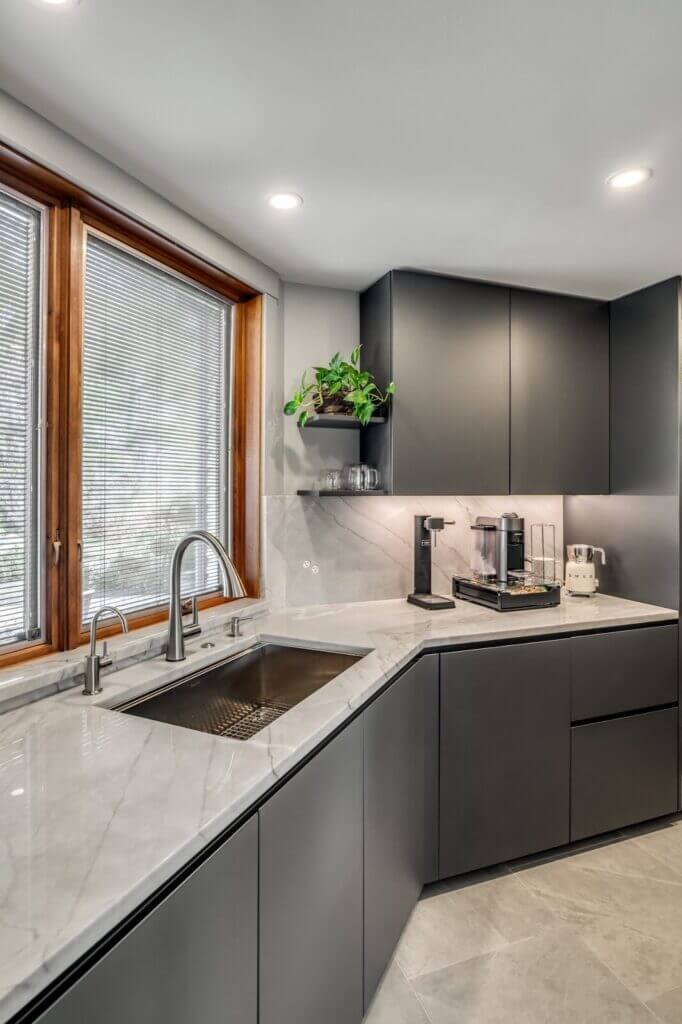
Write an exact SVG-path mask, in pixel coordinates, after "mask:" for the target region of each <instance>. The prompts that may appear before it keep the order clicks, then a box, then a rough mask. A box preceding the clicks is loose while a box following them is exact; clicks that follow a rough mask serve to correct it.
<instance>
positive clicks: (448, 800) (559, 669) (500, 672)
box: [439, 640, 570, 878]
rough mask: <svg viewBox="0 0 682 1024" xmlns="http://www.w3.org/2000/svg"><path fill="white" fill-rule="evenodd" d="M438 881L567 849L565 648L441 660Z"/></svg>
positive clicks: (494, 650)
mask: <svg viewBox="0 0 682 1024" xmlns="http://www.w3.org/2000/svg"><path fill="white" fill-rule="evenodd" d="M440 765H441V769H440V858H439V861H440V875H441V877H443V878H445V877H448V876H449V875H457V874H460V873H462V872H465V871H471V870H473V869H475V868H481V867H486V866H487V865H490V864H497V863H500V862H501V861H505V860H511V859H513V858H514V857H521V856H523V855H525V854H529V853H534V852H536V851H539V850H548V849H550V848H551V847H553V846H560V845H562V844H563V843H567V842H568V837H569V769H570V679H569V658H568V641H567V640H541V641H538V642H537V643H528V644H525V643H524V644H514V645H510V646H500V647H489V648H482V649H479V650H472V651H457V652H453V653H451V654H444V655H442V663H441V738H440Z"/></svg>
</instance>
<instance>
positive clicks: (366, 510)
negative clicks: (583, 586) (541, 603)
mask: <svg viewBox="0 0 682 1024" xmlns="http://www.w3.org/2000/svg"><path fill="white" fill-rule="evenodd" d="M318 433H320V431H318ZM321 433H325V431H321ZM273 501H276V512H275V510H274V508H273ZM268 502H269V505H268V509H269V512H268V518H270V520H271V523H274V524H276V526H275V528H274V529H273V528H270V527H269V526H267V525H266V545H267V550H270V551H271V552H272V553H273V556H274V555H275V554H276V555H277V557H273V558H272V564H273V565H275V566H277V567H278V569H279V571H278V577H277V578H278V579H279V580H280V584H279V586H280V589H281V585H282V584H281V579H282V574H284V576H285V587H286V604H287V605H289V606H291V605H309V604H325V603H328V602H338V601H371V600H375V601H382V600H387V599H390V598H397V597H401V596H402V595H403V594H407V593H409V591H410V590H411V589H412V580H413V558H414V556H413V529H414V527H413V517H414V516H415V515H419V514H429V515H439V516H440V515H442V516H443V517H444V518H445V519H447V520H454V523H453V524H452V525H449V526H447V527H446V529H445V530H444V531H443V532H442V533H440V534H439V535H438V538H437V546H436V547H434V548H433V549H432V562H433V589H434V591H435V592H440V593H449V591H450V586H451V580H452V577H453V576H454V575H460V574H467V573H468V572H469V567H470V564H471V552H472V546H473V534H472V531H471V526H472V525H473V523H474V521H475V519H476V516H479V515H485V516H499V515H501V514H502V513H503V512H509V511H512V512H516V513H517V514H518V515H520V516H522V517H523V518H524V519H525V521H526V533H527V537H526V548H527V554H528V556H529V557H530V528H531V525H532V524H533V523H552V524H554V526H555V527H556V552H555V553H556V559H557V563H558V564H557V568H558V572H559V574H560V573H561V567H562V564H563V561H562V551H563V499H562V498H561V496H557V495H526V496H523V495H513V496H510V495H506V496H505V495H501V496H493V495H488V496H484V497H481V496H475V495H474V496H469V497H443V496H436V497H413V498H405V497H397V496H382V495H374V496H372V497H351V498H301V497H295V496H291V495H289V496H286V497H283V496H279V497H278V498H277V499H272V498H270V499H268Z"/></svg>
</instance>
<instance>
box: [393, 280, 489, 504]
mask: <svg viewBox="0 0 682 1024" xmlns="http://www.w3.org/2000/svg"><path fill="white" fill-rule="evenodd" d="M391 298H392V310H393V368H392V370H393V378H394V380H395V383H396V395H395V399H394V401H393V410H392V426H393V491H394V493H395V494H507V493H508V491H509V291H508V289H507V288H501V287H497V286H495V285H486V284H475V283H473V282H470V281H458V280H455V279H453V278H447V277H438V276H436V275H432V274H417V273H408V272H403V271H395V272H394V273H393V274H392V275H391Z"/></svg>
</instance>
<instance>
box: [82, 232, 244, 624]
mask: <svg viewBox="0 0 682 1024" xmlns="http://www.w3.org/2000/svg"><path fill="white" fill-rule="evenodd" d="M229 338H230V305H229V303H227V302H225V301H223V300H222V299H220V298H219V297H217V296H213V295H211V294H210V293H207V292H205V291H203V290H202V289H200V288H198V287H196V286H195V285H193V284H192V283H191V282H189V281H186V280H184V279H181V278H178V277H176V276H174V275H172V274H170V273H166V272H165V271H164V270H163V269H161V268H159V267H158V266H156V265H154V264H151V263H148V262H147V261H145V260H143V259H139V258H137V257H135V256H134V255H132V254H130V253H129V252H126V251H124V250H122V249H120V248H118V247H117V246H114V245H111V244H109V243H107V242H106V241H104V240H102V239H100V238H98V237H96V236H90V237H89V239H88V245H87V254H86V275H85V320H84V346H83V537H82V542H83V569H82V586H83V622H84V623H88V622H89V621H90V619H91V618H92V616H93V614H94V613H95V611H97V609H98V608H100V607H101V606H102V605H104V604H114V605H116V606H117V607H119V608H121V610H123V611H125V612H132V611H140V610H143V609H145V608H152V607H154V606H157V605H159V604H162V603H164V602H166V601H167V600H168V596H169V595H168V575H169V568H170V559H171V555H172V552H173V548H174V547H175V544H176V543H177V542H178V540H179V539H180V538H181V537H182V535H183V534H184V533H186V532H187V531H188V530H191V529H196V528H200V529H204V530H210V531H211V533H215V534H217V535H218V536H220V537H221V538H222V539H223V540H227V539H228V538H227V536H226V532H227V516H226V496H225V482H226V479H227V458H228V451H227V423H226V416H225V409H226V406H227V398H228V396H227V387H228V381H229V373H228V372H227V371H228V365H229ZM219 586H220V573H219V570H218V566H217V563H216V561H215V559H214V557H213V555H212V554H211V553H209V552H207V551H205V550H204V549H203V546H202V547H199V546H198V545H193V546H192V547H191V548H190V549H189V550H188V552H187V555H186V557H185V567H184V571H183V593H185V594H188V595H189V594H193V593H203V592H205V591H209V590H217V589H219Z"/></svg>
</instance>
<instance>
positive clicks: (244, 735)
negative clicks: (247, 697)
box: [220, 704, 289, 740]
mask: <svg viewBox="0 0 682 1024" xmlns="http://www.w3.org/2000/svg"><path fill="white" fill-rule="evenodd" d="M288 710H289V708H286V707H282V706H281V705H278V704H260V705H256V706H255V707H254V708H253V710H252V711H249V712H247V714H245V715H244V716H243V718H240V719H239V721H238V722H234V723H233V724H232V725H229V726H228V727H227V728H226V729H224V730H223V731H222V732H221V733H220V735H221V736H227V737H229V738H230V739H233V740H248V739H250V738H251V737H252V736H255V735H256V733H257V732H260V731H261V729H265V728H266V727H267V726H268V725H272V723H273V722H276V721H277V719H278V718H280V717H281V716H282V715H283V714H284V712H285V711H288Z"/></svg>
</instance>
